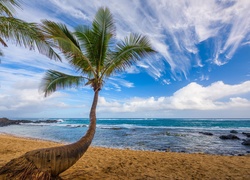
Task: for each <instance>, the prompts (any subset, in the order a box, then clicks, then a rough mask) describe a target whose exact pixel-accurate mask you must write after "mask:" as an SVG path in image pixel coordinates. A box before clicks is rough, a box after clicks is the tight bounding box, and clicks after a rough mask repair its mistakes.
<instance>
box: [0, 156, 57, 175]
mask: <svg viewBox="0 0 250 180" xmlns="http://www.w3.org/2000/svg"><path fill="white" fill-rule="evenodd" d="M0 179H3V180H4V179H6V180H10V179H15V180H19V179H20V180H21V179H32V180H59V179H61V178H60V177H52V176H51V174H50V173H49V172H43V171H41V170H39V169H38V168H37V167H36V166H35V165H34V164H33V163H32V162H30V161H28V160H27V159H26V158H25V157H24V156H21V157H19V158H16V159H13V160H11V161H10V162H8V163H7V164H6V165H5V166H3V167H2V168H1V169H0Z"/></svg>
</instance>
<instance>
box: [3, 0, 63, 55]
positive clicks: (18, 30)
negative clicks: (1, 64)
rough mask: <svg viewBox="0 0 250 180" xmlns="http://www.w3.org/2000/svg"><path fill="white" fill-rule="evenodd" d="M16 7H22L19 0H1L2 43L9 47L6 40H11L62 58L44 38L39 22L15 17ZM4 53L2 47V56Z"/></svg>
mask: <svg viewBox="0 0 250 180" xmlns="http://www.w3.org/2000/svg"><path fill="white" fill-rule="evenodd" d="M15 7H17V8H20V3H19V0H0V44H2V45H3V46H4V47H7V46H8V45H7V43H6V41H11V42H13V43H15V44H17V45H20V46H24V47H26V48H29V49H32V50H33V49H35V48H37V49H38V51H39V52H40V53H42V54H45V55H46V56H48V57H49V58H51V59H55V60H61V58H60V56H59V55H58V54H57V53H55V52H54V50H53V48H52V46H51V44H50V43H49V42H47V41H46V40H45V39H44V37H43V34H42V32H41V30H40V28H39V27H38V24H36V23H28V22H25V21H23V20H21V19H18V18H15V17H14V15H13V13H14V8H15ZM2 55H3V53H2V51H1V49H0V56H2Z"/></svg>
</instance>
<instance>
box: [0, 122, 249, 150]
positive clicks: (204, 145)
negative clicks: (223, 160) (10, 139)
mask: <svg viewBox="0 0 250 180" xmlns="http://www.w3.org/2000/svg"><path fill="white" fill-rule="evenodd" d="M51 119H53V118H51ZM54 119H55V118H54ZM31 120H34V121H35V120H38V119H31ZM56 120H57V123H30V124H22V125H12V126H7V127H0V133H9V134H14V135H18V136H23V137H33V138H39V139H46V140H52V141H57V142H63V143H71V142H74V141H77V140H78V139H79V138H80V137H81V136H82V135H83V134H84V133H85V132H86V130H87V128H88V123H89V121H88V119H81V118H78V119H76V118H61V119H59V118H57V119H56ZM231 130H236V131H238V133H237V134H235V135H237V136H238V137H239V138H240V140H221V139H220V138H219V136H220V135H227V134H230V131H231ZM199 132H210V133H212V134H213V136H207V135H203V134H201V133H199ZM242 132H250V119H157V118H151V119H144V118H142V119H138V118H135V119H131V118H130V119H125V118H118V119H98V120H97V131H96V135H95V138H94V140H93V143H92V145H93V146H101V147H113V148H130V149H136V150H150V151H166V150H168V151H174V152H187V153H194V152H203V153H210V154H226V155H238V154H247V153H250V147H249V146H244V145H242V144H241V143H242V142H243V139H246V138H247V137H246V136H245V135H243V134H242Z"/></svg>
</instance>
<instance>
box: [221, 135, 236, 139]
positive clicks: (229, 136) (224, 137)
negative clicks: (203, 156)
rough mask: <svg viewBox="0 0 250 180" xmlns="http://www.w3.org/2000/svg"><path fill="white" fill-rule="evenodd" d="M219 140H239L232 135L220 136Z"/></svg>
mask: <svg viewBox="0 0 250 180" xmlns="http://www.w3.org/2000/svg"><path fill="white" fill-rule="evenodd" d="M220 139H223V140H226V139H231V140H239V139H240V138H239V137H238V136H235V135H233V134H229V135H222V136H220Z"/></svg>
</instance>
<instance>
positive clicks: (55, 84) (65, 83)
mask: <svg viewBox="0 0 250 180" xmlns="http://www.w3.org/2000/svg"><path fill="white" fill-rule="evenodd" d="M84 79H85V78H84V77H82V76H72V75H68V74H65V73H61V72H59V71H54V70H48V71H47V73H46V74H45V76H44V78H43V80H42V83H41V90H42V92H44V95H45V97H46V96H48V95H50V94H52V93H53V92H55V91H56V90H58V89H64V88H70V87H73V86H76V87H78V86H79V85H80V84H81V83H82V82H83V81H84Z"/></svg>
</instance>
